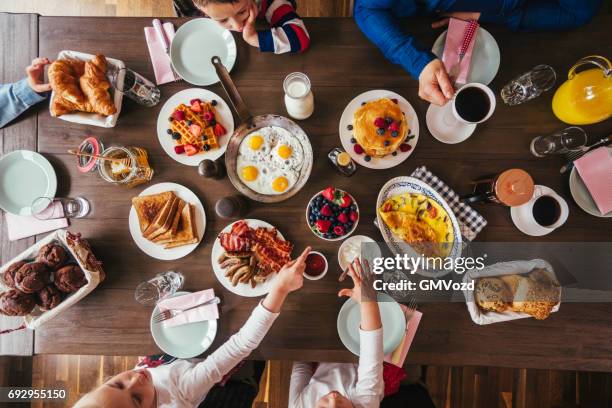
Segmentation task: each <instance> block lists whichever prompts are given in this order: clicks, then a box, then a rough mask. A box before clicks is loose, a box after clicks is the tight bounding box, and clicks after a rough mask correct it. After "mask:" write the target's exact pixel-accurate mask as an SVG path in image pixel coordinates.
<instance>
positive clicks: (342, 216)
mask: <svg viewBox="0 0 612 408" xmlns="http://www.w3.org/2000/svg"><path fill="white" fill-rule="evenodd" d="M348 220H349V217H348V215H346V214H345V213H340V215H339V216H338V221H340V222H341V223H343V224H346V223H347V222H348Z"/></svg>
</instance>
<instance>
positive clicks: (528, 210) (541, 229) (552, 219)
mask: <svg viewBox="0 0 612 408" xmlns="http://www.w3.org/2000/svg"><path fill="white" fill-rule="evenodd" d="M510 214H511V216H512V221H513V222H514V224H515V225H516V227H517V228H518V229H519V230H521V231H522V232H524V233H525V234H527V235H532V236H542V235H546V234H549V233H551V232H552V231H554V230H555V229H557V228H559V227H560V226H562V225H563V224H565V221H567V218H568V216H569V207H568V205H567V202H566V201H565V200H564V199H563V197H561V196H560V195H558V194H557V193H556V192H555V191H554V190H553V189H551V188H549V187H546V186H540V185H536V186H535V190H534V193H533V197H532V198H531V200H529V202H527V203H526V204H523V205H521V206H519V207H512V208H511V210H510Z"/></svg>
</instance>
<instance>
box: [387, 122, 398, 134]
mask: <svg viewBox="0 0 612 408" xmlns="http://www.w3.org/2000/svg"><path fill="white" fill-rule="evenodd" d="M389 130H390V131H392V132H397V131H398V130H399V122H393V123H391V124H390V125H389Z"/></svg>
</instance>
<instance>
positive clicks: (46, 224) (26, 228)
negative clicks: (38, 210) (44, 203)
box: [4, 201, 68, 241]
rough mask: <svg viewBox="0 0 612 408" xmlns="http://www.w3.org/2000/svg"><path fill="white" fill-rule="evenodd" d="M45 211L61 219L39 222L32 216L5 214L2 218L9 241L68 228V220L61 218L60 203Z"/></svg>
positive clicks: (62, 210)
mask: <svg viewBox="0 0 612 408" xmlns="http://www.w3.org/2000/svg"><path fill="white" fill-rule="evenodd" d="M45 211H49V212H52V213H54V214H56V215H57V216H58V217H61V218H54V219H50V220H39V219H37V218H35V217H33V216H27V217H24V216H21V215H15V214H10V213H8V212H7V213H5V214H4V218H5V219H6V229H7V232H8V239H9V241H16V240H18V239H22V238H27V237H31V236H33V235H36V234H42V233H43V232H49V231H55V230H56V229H60V228H66V227H68V219H67V218H63V217H64V207H62V203H60V202H59V201H56V202H55V203H54V204H53V209H51V208H49V209H48V210H45Z"/></svg>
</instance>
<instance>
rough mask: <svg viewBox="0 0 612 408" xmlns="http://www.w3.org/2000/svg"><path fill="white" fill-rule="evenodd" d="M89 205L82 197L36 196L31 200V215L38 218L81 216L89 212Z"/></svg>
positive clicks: (50, 218) (51, 218)
mask: <svg viewBox="0 0 612 408" xmlns="http://www.w3.org/2000/svg"><path fill="white" fill-rule="evenodd" d="M90 209H91V205H90V204H89V201H87V199H86V198H84V197H80V196H79V197H74V198H64V197H55V198H51V197H38V198H36V199H34V201H32V215H33V216H34V218H36V219H39V220H53V219H56V218H64V217H66V218H83V217H85V216H87V214H89V210H90Z"/></svg>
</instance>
